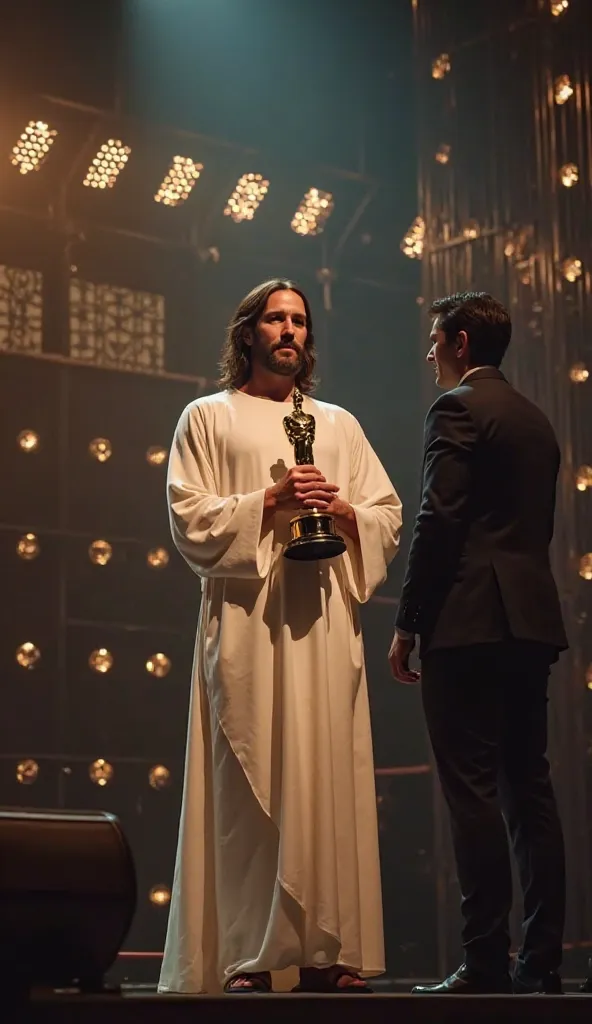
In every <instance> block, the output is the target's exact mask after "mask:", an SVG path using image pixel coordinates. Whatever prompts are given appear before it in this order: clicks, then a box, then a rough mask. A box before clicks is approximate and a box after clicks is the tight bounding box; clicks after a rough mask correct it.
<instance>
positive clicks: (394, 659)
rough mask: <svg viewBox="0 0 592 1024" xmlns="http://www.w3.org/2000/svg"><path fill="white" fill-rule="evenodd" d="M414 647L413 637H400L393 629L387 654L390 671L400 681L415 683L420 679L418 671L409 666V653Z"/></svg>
mask: <svg viewBox="0 0 592 1024" xmlns="http://www.w3.org/2000/svg"><path fill="white" fill-rule="evenodd" d="M414 647H415V637H414V636H412V637H409V638H406V637H402V636H400V635H399V633H398V632H397V630H395V635H394V637H393V642H392V644H391V649H390V651H389V654H388V660H389V664H390V666H391V672H392V673H393V676H394V678H395V679H397V680H398V681H399V682H400V683H406V684H409V683H417V682H418V681H419V679H420V674H419V672H416V670H415V669H413V668H409V655H410V654H411V652H412V650H413V648H414Z"/></svg>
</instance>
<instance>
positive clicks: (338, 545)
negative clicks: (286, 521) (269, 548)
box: [284, 512, 345, 562]
mask: <svg viewBox="0 0 592 1024" xmlns="http://www.w3.org/2000/svg"><path fill="white" fill-rule="evenodd" d="M290 532H291V534H292V539H291V540H290V541H289V542H288V543H287V544H286V546H285V548H284V556H285V557H286V558H291V559H293V560H294V561H297V562H317V561H320V560H321V559H323V558H335V557H336V555H342V554H343V552H344V551H345V541H344V540H343V538H342V537H340V536H339V534H338V533H336V531H335V520H334V519H333V516H330V515H328V514H327V513H326V512H301V513H300V515H298V516H295V517H294V519H291V520H290Z"/></svg>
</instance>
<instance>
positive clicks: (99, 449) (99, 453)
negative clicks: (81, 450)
mask: <svg viewBox="0 0 592 1024" xmlns="http://www.w3.org/2000/svg"><path fill="white" fill-rule="evenodd" d="M88 451H89V454H90V455H91V456H92V458H93V459H96V460H97V462H107V459H110V458H111V456H112V454H113V449H112V447H111V442H110V441H108V440H107V438H106V437H95V438H94V439H93V440H92V441H91V442H90V444H89V446H88Z"/></svg>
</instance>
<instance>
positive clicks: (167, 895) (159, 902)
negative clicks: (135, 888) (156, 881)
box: [148, 885, 171, 907]
mask: <svg viewBox="0 0 592 1024" xmlns="http://www.w3.org/2000/svg"><path fill="white" fill-rule="evenodd" d="M148 899H149V900H150V902H151V903H154V904H155V905H156V906H157V907H166V906H167V905H168V904H169V903H170V901H171V890H170V889H169V888H168V886H166V885H153V886H152V888H151V890H150V892H149V893H148Z"/></svg>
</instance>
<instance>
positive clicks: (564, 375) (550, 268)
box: [401, 0, 592, 969]
mask: <svg viewBox="0 0 592 1024" xmlns="http://www.w3.org/2000/svg"><path fill="white" fill-rule="evenodd" d="M412 3H413V7H414V14H415V45H416V58H417V59H416V65H417V75H418V122H419V125H418V135H419V146H420V170H419V209H418V218H417V220H416V221H415V223H414V225H413V226H412V227H411V228H410V231H409V233H408V236H407V237H406V238H405V240H404V241H403V243H402V246H401V247H402V249H403V251H404V252H406V254H407V255H409V256H410V257H411V258H420V259H422V260H423V285H422V294H423V298H422V299H420V300H419V301H420V303H421V302H423V301H424V300H425V301H426V302H427V301H429V299H430V298H432V297H435V296H437V295H442V294H446V293H449V292H454V291H464V290H466V289H473V288H474V289H484V290H487V291H491V292H493V293H494V294H495V295H497V296H498V297H500V298H501V299H502V300H503V301H505V302H506V303H507V304H508V305H509V307H510V309H511V313H512V319H513V323H514V335H513V342H512V345H511V352H510V354H509V355H508V358H507V361H506V363H505V364H504V369H505V370H506V372H507V374H508V376H509V377H510V379H511V381H512V382H513V383H514V384H515V385H516V386H517V387H518V388H519V389H520V390H521V391H522V392H523V393H524V394H526V395H528V396H529V397H530V398H532V399H533V400H534V401H535V402H537V403H538V404H539V405H540V406H541V407H542V408H543V409H544V410H545V411H546V412H547V414H548V415H549V417H550V418H551V420H552V422H553V424H554V426H555V428H556V430H557V433H558V437H559V441H560V444H561V449H562V453H563V466H562V474H561V480H560V486H559V491H558V511H557V527H556V539H555V544H554V556H553V557H554V568H555V572H556V577H557V580H558V584H559V587H560V591H561V596H562V600H563V606H564V611H565V616H566V620H567V626H568V631H569V635H570V640H571V650H570V651H569V653H568V654H566V655H564V656H563V657H562V659H561V662H560V665H559V666H558V668H557V670H556V672H555V673H554V683H553V687H552V694H553V695H552V704H551V708H552V710H551V734H552V736H551V751H552V760H553V764H554V771H555V779H556V784H557V790H558V796H559V799H560V803H561V811H562V817H563V822H564V828H565V834H566V844H567V852H568V885H569V892H568V918H567V929H566V941H567V942H568V943H569V944H570V945H571V944H574V945H575V946H576V947H577V946H581V945H582V944H583V943H585V942H586V940H587V939H589V938H590V930H589V927H590V925H589V923H590V910H591V888H592V886H591V879H590V875H591V873H592V872H591V867H590V858H589V851H590V838H589V830H588V827H587V818H588V812H589V802H587V801H588V792H589V787H588V784H587V783H588V780H587V775H588V772H589V768H588V761H589V753H588V748H589V746H590V743H591V740H590V736H591V726H592V709H591V708H590V707H589V706H588V703H589V701H590V700H592V693H590V692H589V689H588V688H590V689H592V638H591V636H590V633H591V632H592V630H591V616H592V600H591V598H592V554H590V552H592V515H591V513H592V507H591V504H590V500H591V494H592V468H591V466H590V464H591V463H592V430H591V419H592V417H591V414H590V408H591V405H590V400H591V397H592V395H591V389H592V380H589V379H588V373H589V370H592V333H591V329H592V298H591V290H592V231H591V229H592V219H591V216H592V88H591V81H590V67H591V62H590V56H591V50H592V44H591V42H590V33H589V31H587V27H586V12H585V8H586V7H587V0H558V2H552V0H496V3H495V4H475V3H467V2H465V0H412ZM427 333H428V332H427V331H426V336H427ZM426 397H427V396H426ZM436 804H437V810H438V817H440V818H441V820H445V815H442V813H441V808H440V807H439V803H438V800H437V801H436ZM448 850H449V847H448ZM453 879H454V869H453V865H452V861H451V859H450V853H449V854H448V860H447V861H446V859H445V860H444V861H443V862H442V866H441V878H440V885H439V892H440V912H441V913H440V968H441V969H445V968H448V967H449V966H454V964H450V963H449V960H450V958H451V956H452V951H451V943H452V941H453V940H452V936H453V934H455V932H456V926H457V920H456V912H455V910H454V906H455V903H456V898H457V894H456V892H455V891H454V882H453ZM453 891H454V898H452V896H453ZM452 918H455V921H454V926H453V925H452V924H451V921H452ZM455 937H456V936H455ZM455 952H456V951H455Z"/></svg>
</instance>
